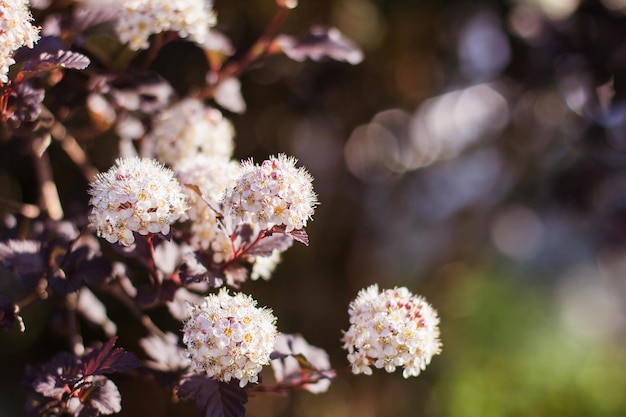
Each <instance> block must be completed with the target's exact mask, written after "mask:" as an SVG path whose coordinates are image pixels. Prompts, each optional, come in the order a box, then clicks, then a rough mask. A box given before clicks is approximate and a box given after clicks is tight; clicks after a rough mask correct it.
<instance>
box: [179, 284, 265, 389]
mask: <svg viewBox="0 0 626 417" xmlns="http://www.w3.org/2000/svg"><path fill="white" fill-rule="evenodd" d="M204 300H205V301H204V303H203V304H202V305H201V306H194V307H193V309H192V313H191V317H189V319H188V320H187V321H186V322H185V325H184V328H183V332H184V335H183V342H184V343H185V345H187V353H188V354H189V358H190V359H191V369H192V371H194V372H206V374H207V375H208V376H210V377H215V378H217V379H219V380H220V381H225V382H228V381H230V380H231V379H233V378H234V379H238V380H239V386H241V387H244V386H245V385H246V384H248V382H252V383H256V382H258V374H259V372H260V371H261V368H262V366H263V365H267V364H269V361H270V354H271V353H272V351H273V349H274V344H275V343H276V336H277V332H276V317H275V316H274V315H273V314H272V311H271V310H268V309H264V308H259V307H256V301H255V300H254V299H252V297H250V296H248V295H245V294H242V293H237V294H235V295H234V296H231V295H229V294H228V290H226V289H224V288H223V289H221V290H220V291H219V293H218V294H211V295H209V296H207V297H205V299H204Z"/></svg>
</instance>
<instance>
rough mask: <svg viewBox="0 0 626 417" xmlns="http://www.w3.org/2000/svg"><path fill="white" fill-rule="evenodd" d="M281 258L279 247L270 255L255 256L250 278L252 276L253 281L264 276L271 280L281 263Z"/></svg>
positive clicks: (265, 278)
mask: <svg viewBox="0 0 626 417" xmlns="http://www.w3.org/2000/svg"><path fill="white" fill-rule="evenodd" d="M281 258H282V257H281V252H280V251H279V250H277V249H274V250H273V251H272V254H271V255H270V256H255V257H254V259H253V263H252V272H251V273H250V278H252V280H253V281H256V280H257V279H259V278H263V279H264V280H265V281H267V280H269V279H270V278H271V277H272V274H273V273H274V270H275V269H276V267H277V266H278V264H279V263H280V261H281Z"/></svg>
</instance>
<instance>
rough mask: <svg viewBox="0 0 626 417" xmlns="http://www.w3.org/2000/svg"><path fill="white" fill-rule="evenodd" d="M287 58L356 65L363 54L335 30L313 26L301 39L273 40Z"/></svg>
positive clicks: (284, 36)
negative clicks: (342, 62)
mask: <svg viewBox="0 0 626 417" xmlns="http://www.w3.org/2000/svg"><path fill="white" fill-rule="evenodd" d="M274 42H275V44H276V45H278V46H279V47H280V48H281V50H282V51H283V52H284V53H285V55H287V56H288V57H289V58H291V59H293V60H295V61H304V60H305V59H306V58H309V59H312V60H314V61H320V60H322V59H325V58H331V59H334V60H336V61H344V62H348V63H350V64H352V65H356V64H358V63H360V62H361V61H362V60H363V52H362V51H361V49H360V48H359V47H358V46H357V45H356V44H355V43H354V42H353V41H351V40H350V39H348V38H347V37H345V36H344V35H343V34H342V33H341V32H340V31H339V29H337V28H333V27H331V28H326V27H322V26H314V27H312V28H311V32H310V33H309V34H308V35H307V36H305V37H304V38H302V39H296V38H294V37H292V36H287V35H280V36H277V37H276V39H275V40H274Z"/></svg>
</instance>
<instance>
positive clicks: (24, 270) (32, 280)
mask: <svg viewBox="0 0 626 417" xmlns="http://www.w3.org/2000/svg"><path fill="white" fill-rule="evenodd" d="M42 252H43V251H42V248H41V243H40V242H37V241H34V240H8V241H6V242H0V263H1V264H2V265H4V266H5V267H6V268H8V269H9V270H11V271H13V272H14V273H16V274H17V275H18V277H19V279H20V282H21V283H22V284H23V285H24V286H27V287H34V286H35V285H37V281H38V280H39V278H41V277H42V276H43V274H44V273H45V272H46V269H47V267H46V261H45V259H44V254H43V253H42Z"/></svg>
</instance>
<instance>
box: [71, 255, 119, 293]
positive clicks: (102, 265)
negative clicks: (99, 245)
mask: <svg viewBox="0 0 626 417" xmlns="http://www.w3.org/2000/svg"><path fill="white" fill-rule="evenodd" d="M112 270H113V266H112V265H111V262H110V261H109V260H108V259H106V258H104V257H103V256H94V257H93V258H91V259H88V260H85V261H83V262H81V263H80V264H79V265H78V267H77V269H76V271H75V274H76V275H78V276H79V277H80V278H81V279H82V280H83V281H84V282H85V283H87V284H89V285H92V286H98V285H100V284H103V283H104V282H105V281H107V279H108V278H109V277H110V276H111V271H112Z"/></svg>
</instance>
